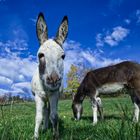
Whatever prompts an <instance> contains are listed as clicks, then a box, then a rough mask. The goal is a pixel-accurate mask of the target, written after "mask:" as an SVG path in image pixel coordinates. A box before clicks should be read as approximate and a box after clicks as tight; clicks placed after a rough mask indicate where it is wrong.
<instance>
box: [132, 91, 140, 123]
mask: <svg viewBox="0 0 140 140" xmlns="http://www.w3.org/2000/svg"><path fill="white" fill-rule="evenodd" d="M129 91H130V96H131V99H132V102H133V104H134V113H133V121H134V122H138V121H139V113H140V90H137V89H136V88H135V89H129Z"/></svg>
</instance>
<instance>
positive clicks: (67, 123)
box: [0, 97, 140, 140]
mask: <svg viewBox="0 0 140 140" xmlns="http://www.w3.org/2000/svg"><path fill="white" fill-rule="evenodd" d="M102 101H103V105H104V115H105V119H104V120H103V121H99V122H98V124H97V125H96V126H93V125H92V110H91V106H90V102H89V100H87V99H86V100H85V101H84V104H83V106H84V112H83V116H82V119H81V120H80V121H74V120H73V115H72V110H71V100H63V101H60V102H59V130H60V139H61V140H139V139H140V125H139V124H135V123H132V121H131V119H132V109H133V106H132V103H131V100H130V98H129V97H125V98H124V97H119V98H105V99H103V100H102ZM34 118H35V104H34V103H28V102H26V103H20V104H14V105H13V106H5V107H3V108H2V110H0V140H30V139H32V136H33V131H34ZM51 137H52V129H49V130H48V131H47V132H46V133H41V134H40V139H41V140H51Z"/></svg>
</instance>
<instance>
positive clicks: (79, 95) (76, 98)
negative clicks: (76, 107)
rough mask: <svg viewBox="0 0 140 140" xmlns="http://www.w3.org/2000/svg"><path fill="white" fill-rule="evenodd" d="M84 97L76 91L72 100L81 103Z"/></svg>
mask: <svg viewBox="0 0 140 140" xmlns="http://www.w3.org/2000/svg"><path fill="white" fill-rule="evenodd" d="M84 98H85V95H84V94H81V93H79V92H77V93H76V94H75V96H74V99H73V101H74V102H75V103H82V102H83V100H84Z"/></svg>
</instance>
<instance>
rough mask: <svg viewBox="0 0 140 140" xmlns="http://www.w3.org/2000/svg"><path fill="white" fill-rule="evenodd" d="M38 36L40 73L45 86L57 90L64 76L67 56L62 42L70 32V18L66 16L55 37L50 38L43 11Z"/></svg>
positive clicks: (39, 18) (38, 25) (39, 20)
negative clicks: (64, 62) (64, 64)
mask: <svg viewBox="0 0 140 140" xmlns="http://www.w3.org/2000/svg"><path fill="white" fill-rule="evenodd" d="M36 30H37V37H38V40H39V43H40V48H39V50H38V53H37V55H38V60H39V75H40V79H41V80H42V82H43V85H44V86H45V88H47V89H49V90H57V89H58V88H59V87H60V85H61V81H62V78H63V61H64V58H65V54H64V50H63V48H62V44H63V42H64V41H65V39H66V37H67V33H68V18H67V17H66V16H65V17H64V18H63V20H62V23H61V25H60V27H59V29H58V32H57V34H56V37H55V39H48V29H47V25H46V22H45V19H44V16H43V14H42V13H40V14H39V16H38V20H37V24H36Z"/></svg>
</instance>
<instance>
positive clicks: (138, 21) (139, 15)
mask: <svg viewBox="0 0 140 140" xmlns="http://www.w3.org/2000/svg"><path fill="white" fill-rule="evenodd" d="M136 18H137V23H140V10H136Z"/></svg>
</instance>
